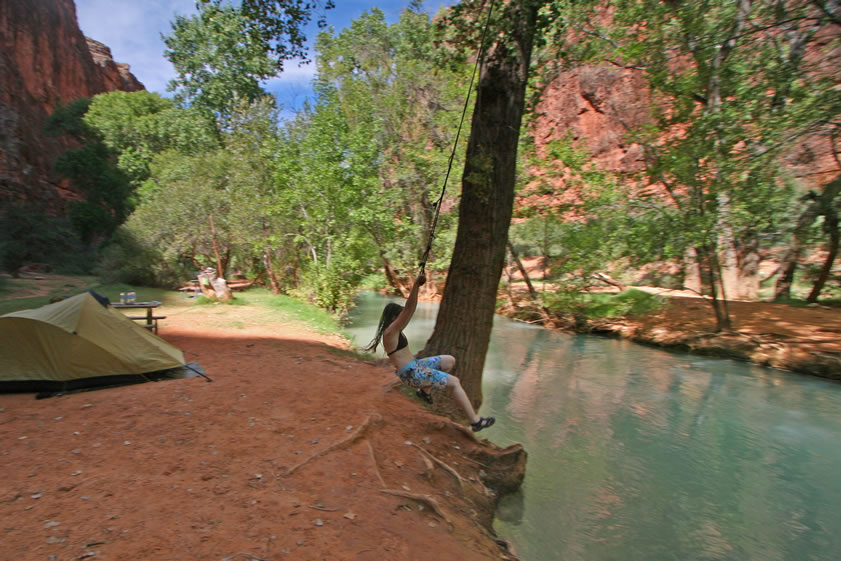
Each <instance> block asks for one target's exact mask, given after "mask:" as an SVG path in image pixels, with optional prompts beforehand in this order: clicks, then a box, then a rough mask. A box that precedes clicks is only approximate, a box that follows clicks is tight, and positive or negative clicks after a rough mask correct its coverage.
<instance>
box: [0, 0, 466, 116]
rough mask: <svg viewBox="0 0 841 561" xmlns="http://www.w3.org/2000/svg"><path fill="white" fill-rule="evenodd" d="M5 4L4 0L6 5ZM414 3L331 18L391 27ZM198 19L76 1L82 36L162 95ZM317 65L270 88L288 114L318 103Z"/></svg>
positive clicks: (156, 2)
mask: <svg viewBox="0 0 841 561" xmlns="http://www.w3.org/2000/svg"><path fill="white" fill-rule="evenodd" d="M0 1H2V0H0ZM453 2H454V0H427V1H426V9H427V11H429V12H430V13H434V12H435V11H436V10H437V9H438V7H439V6H441V5H450V4H452V3H453ZM408 4H409V0H380V1H379V2H378V1H377V0H337V2H336V5H337V7H336V9H334V10H330V11H328V12H327V14H326V15H327V23H328V24H330V25H332V26H333V27H334V28H335V29H336V30H337V31H338V30H340V29H343V28H345V27H347V26H348V25H350V23H351V21H352V19H354V18H356V17H359V15H360V14H361V13H362V12H363V11H366V10H370V9H371V8H372V7H374V6H379V7H380V8H381V9H382V10H383V11H384V12H385V14H386V19H387V20H388V21H389V22H394V21H397V18H398V17H399V14H400V11H401V10H403V9H405V8H406V7H407V6H408ZM195 13H196V8H195V0H76V14H77V18H78V20H79V27H80V28H81V29H82V32H83V33H84V34H85V35H87V36H88V37H90V38H92V39H96V40H97V41H99V42H101V43H105V44H106V45H108V47H110V48H111V53H112V55H113V57H114V60H115V61H116V62H121V63H126V64H128V65H129V66H130V67H131V72H132V74H134V75H135V76H136V77H137V79H138V80H140V81H141V82H142V83H143V85H144V86H146V89H147V90H149V91H153V92H157V93H160V94H162V95H170V94H168V93H167V91H166V86H167V83H168V82H169V81H170V80H171V79H173V78H174V77H175V70H174V69H173V67H172V65H171V64H170V62H169V61H168V60H166V58H164V49H165V45H164V42H163V39H162V37H161V36H162V35H166V34H169V32H170V31H171V29H172V25H171V22H172V21H173V20H174V19H175V16H176V15H184V16H189V15H192V14H195ZM310 27H311V29H309V30H308V33H307V36H308V39H309V40H310V43H312V42H313V40H314V39H315V36H316V35H317V32H318V29H317V28H316V27H315V25H314V24H312V25H311V26H310ZM314 76H315V63H309V64H306V65H303V66H299V64H298V62H296V61H290V62H288V63H286V64H285V65H284V71H283V74H281V75H280V76H279V77H278V78H274V79H272V80H269V81H268V82H266V84H265V87H266V89H267V90H268V91H269V92H271V93H272V94H274V95H276V96H277V97H278V102H279V103H280V105H281V106H282V107H283V108H284V110H285V111H287V112H288V111H294V110H296V109H299V108H300V107H301V106H302V105H303V103H304V100H306V99H310V100H311V99H312V85H311V82H312V79H313V77H314Z"/></svg>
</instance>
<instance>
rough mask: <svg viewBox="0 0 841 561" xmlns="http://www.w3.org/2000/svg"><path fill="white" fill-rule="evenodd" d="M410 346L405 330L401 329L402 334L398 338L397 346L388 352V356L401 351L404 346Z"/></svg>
mask: <svg viewBox="0 0 841 561" xmlns="http://www.w3.org/2000/svg"><path fill="white" fill-rule="evenodd" d="M408 346H409V340H408V339H406V336H405V335H403V332H402V331H401V332H400V336H399V337H398V338H397V347H395V349H394V350H393V351H391V352H390V353H388V355H387V356H391V355H393V354H394V353H396V352H397V351H399V350H400V349H402V348H404V347H408Z"/></svg>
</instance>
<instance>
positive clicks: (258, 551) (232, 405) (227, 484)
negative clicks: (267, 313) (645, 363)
mask: <svg viewBox="0 0 841 561" xmlns="http://www.w3.org/2000/svg"><path fill="white" fill-rule="evenodd" d="M199 313H200V312H199V311H196V310H195V309H193V308H190V309H185V310H183V311H180V310H179V311H177V312H176V314H174V315H172V314H171V315H170V316H169V319H168V320H166V322H165V323H164V324H163V326H162V329H161V335H162V336H163V337H164V338H165V339H166V340H168V341H170V342H171V343H173V344H174V345H176V346H177V347H179V348H181V349H182V350H184V352H185V356H186V358H187V360H189V361H192V360H195V361H199V362H200V363H201V365H202V366H203V367H204V369H205V370H206V372H207V373H208V375H209V376H210V377H211V378H213V379H214V382H212V383H208V382H207V381H205V380H204V379H202V378H192V379H186V380H176V381H169V382H158V383H148V384H143V385H139V386H131V387H124V388H114V389H107V390H101V391H95V392H88V393H78V394H72V395H66V396H61V397H56V398H50V399H46V400H35V399H33V395H32V394H22V395H0V439H2V442H3V443H4V444H3V448H2V450H0V470H2V472H3V474H4V478H3V483H2V484H0V524H2V531H3V547H2V549H3V557H4V558H7V559H16V560H20V561H23V560H28V559H32V560H36V559H37V560H39V561H41V560H45V559H47V560H49V559H55V560H75V559H115V560H117V559H136V560H187V559H196V560H202V561H223V560H230V561H233V560H234V559H239V560H249V559H266V560H272V561H274V560H280V559H300V560H316V559H329V560H331V561H337V560H348V561H350V560H376V561H382V560H384V559H389V560H407V561H408V560H412V561H417V560H425V559H428V560H435V561H444V560H453V561H469V560H486V559H513V558H514V556H513V555H512V554H510V553H508V552H507V550H506V548H505V546H504V545H499V544H498V543H497V542H496V541H495V539H494V536H493V535H492V534H491V532H490V531H489V528H490V524H491V522H492V519H493V512H494V505H495V497H496V494H495V493H494V492H493V491H491V488H492V487H494V486H497V487H500V486H502V487H504V486H505V485H511V484H512V480H511V479H510V478H509V479H508V480H506V476H509V475H513V480H514V481H516V479H517V478H518V477H522V475H523V470H524V467H525V466H524V464H525V454H524V453H522V451H521V448H520V447H519V446H515V447H512V448H511V449H507V450H504V451H502V450H500V449H498V448H497V447H495V446H493V445H492V444H490V443H488V442H487V441H480V440H477V439H476V438H475V437H474V436H473V434H472V433H470V432H469V431H466V430H463V429H462V428H461V427H459V426H457V425H454V424H452V423H450V422H449V421H446V420H444V419H442V418H441V417H437V416H434V415H432V414H430V413H428V412H427V411H426V410H425V409H423V407H422V406H421V405H420V404H418V403H417V402H416V401H414V400H412V399H410V398H408V397H406V396H405V395H403V394H402V393H401V392H400V391H397V390H396V386H395V385H394V383H393V382H394V377H393V374H392V373H391V372H390V371H389V370H388V369H386V368H380V367H376V366H372V365H369V364H366V363H362V362H359V361H358V360H356V359H354V358H352V357H349V356H346V355H345V356H343V355H342V354H341V349H342V348H343V347H344V345H343V343H342V342H341V341H339V340H336V339H333V338H330V337H327V336H321V335H317V334H313V333H310V332H303V331H300V330H298V329H297V328H295V327H292V326H281V327H278V328H272V329H271V330H268V329H266V328H260V327H256V326H253V327H249V326H248V325H247V320H245V321H246V328H245V329H227V330H225V329H222V328H215V329H214V328H208V327H201V326H200V325H199V324H200V323H201V318H200V317H199V316H198V315H196V314H199ZM232 313H238V311H234V312H232ZM488 432H489V434H490V433H491V432H492V429H490V430H489V431H488ZM490 436H491V437H492V436H493V435H492V434H490Z"/></svg>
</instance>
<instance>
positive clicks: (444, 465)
mask: <svg viewBox="0 0 841 561" xmlns="http://www.w3.org/2000/svg"><path fill="white" fill-rule="evenodd" d="M412 446H414V447H415V448H417V449H418V450H420V451H421V452H423V454H424V456H425V457H426V458H429V459H430V460H432V461H433V462H435V463H436V464H438V465H439V466H441V467H442V468H444V470H445V471H446V472H448V473H449V474H450V475H452V476H453V477H455V478H456V480H457V481H458V484H459V486H460V487H461V492H462V493H464V478H463V477H462V476H461V475H460V474H459V473H458V472H457V471H456V470H455V468H453V467H452V466H450V465H449V464H448V463H446V462H445V461H444V460H441V459H440V458H438V457H436V456H435V455H434V454H433V453H432V452H429V451H428V450H426V449H424V448H423V447H421V446H419V445H417V444H415V443H414V442H413V443H412Z"/></svg>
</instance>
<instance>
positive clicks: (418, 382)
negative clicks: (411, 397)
mask: <svg viewBox="0 0 841 561" xmlns="http://www.w3.org/2000/svg"><path fill="white" fill-rule="evenodd" d="M440 366H441V357H440V356H430V357H426V358H416V359H415V360H413V361H412V362H410V363H409V364H407V365H406V366H404V367H403V368H401V369H400V370H398V371H397V376H399V377H400V380H401V381H402V382H403V383H404V384H406V385H407V386H409V387H412V388H420V387H426V386H432V387H433V388H437V389H439V390H440V389H444V388H445V387H447V380H449V379H450V375H449V374H447V373H446V372H443V371H441V370H439V369H438V368H439V367H440Z"/></svg>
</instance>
